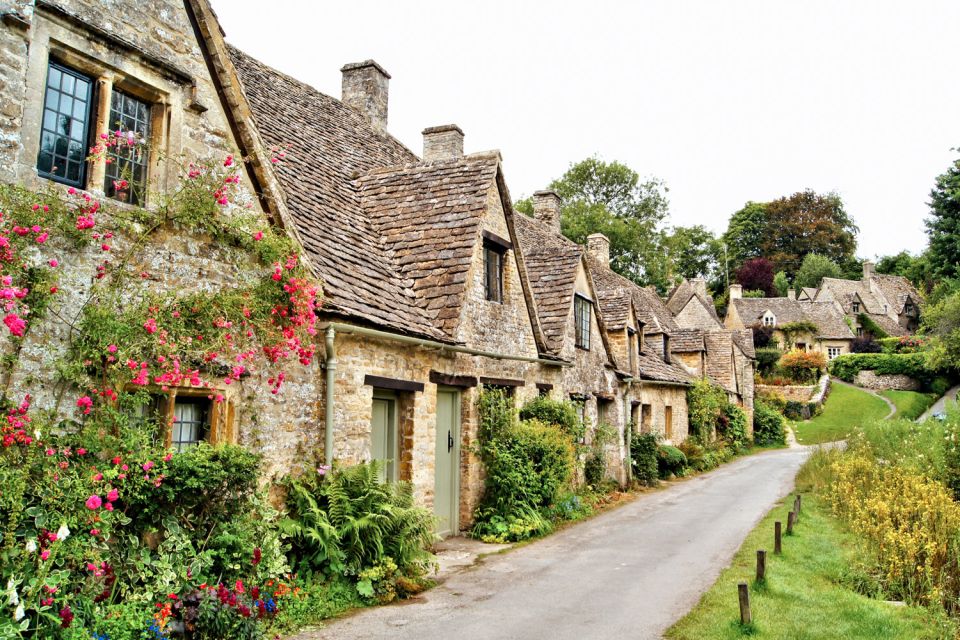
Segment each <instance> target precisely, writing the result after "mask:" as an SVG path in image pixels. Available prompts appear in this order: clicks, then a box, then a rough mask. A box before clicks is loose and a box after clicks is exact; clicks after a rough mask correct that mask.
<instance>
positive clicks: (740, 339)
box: [733, 329, 757, 360]
mask: <svg viewBox="0 0 960 640" xmlns="http://www.w3.org/2000/svg"><path fill="white" fill-rule="evenodd" d="M733 342H734V344H736V345H737V346H738V347H740V351H742V352H743V355H745V356H747V357H748V358H750V359H751V360H752V359H753V358H756V357H757V352H756V349H754V347H753V330H752V329H733Z"/></svg>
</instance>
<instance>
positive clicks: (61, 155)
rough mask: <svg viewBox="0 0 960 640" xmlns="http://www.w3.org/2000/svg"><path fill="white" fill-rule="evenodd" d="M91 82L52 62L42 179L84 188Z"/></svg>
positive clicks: (41, 153) (43, 135)
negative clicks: (46, 178) (45, 178)
mask: <svg viewBox="0 0 960 640" xmlns="http://www.w3.org/2000/svg"><path fill="white" fill-rule="evenodd" d="M90 87H91V81H90V79H89V78H87V77H86V76H83V75H82V74H79V73H77V72H76V71H73V70H72V69H69V68H67V67H63V66H61V65H59V64H57V63H54V62H51V63H50V64H49V66H48V68H47V91H46V94H45V96H44V105H43V106H44V113H43V124H42V131H41V140H40V151H39V154H38V156H37V171H38V173H39V174H40V175H42V176H44V177H48V178H53V179H55V180H58V181H61V182H66V183H68V184H72V185H74V186H78V187H83V186H84V184H83V182H84V171H85V169H86V161H85V159H84V149H85V146H86V142H87V122H88V121H89V120H90Z"/></svg>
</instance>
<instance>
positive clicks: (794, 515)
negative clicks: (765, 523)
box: [787, 511, 796, 536]
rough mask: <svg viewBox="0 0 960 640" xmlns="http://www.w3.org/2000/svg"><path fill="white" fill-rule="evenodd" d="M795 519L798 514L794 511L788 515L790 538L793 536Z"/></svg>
mask: <svg viewBox="0 0 960 640" xmlns="http://www.w3.org/2000/svg"><path fill="white" fill-rule="evenodd" d="M794 517H796V514H795V513H794V512H793V511H791V512H790V513H788V514H787V535H788V536H792V535H793V522H794Z"/></svg>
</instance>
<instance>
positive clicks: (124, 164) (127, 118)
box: [103, 90, 150, 205]
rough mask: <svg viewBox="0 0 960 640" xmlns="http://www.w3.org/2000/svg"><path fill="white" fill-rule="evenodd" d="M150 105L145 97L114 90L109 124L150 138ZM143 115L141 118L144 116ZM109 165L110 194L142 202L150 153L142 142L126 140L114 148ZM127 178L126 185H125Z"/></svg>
mask: <svg viewBox="0 0 960 640" xmlns="http://www.w3.org/2000/svg"><path fill="white" fill-rule="evenodd" d="M149 114H150V106H149V105H148V104H147V103H146V102H143V101H142V100H137V99H136V98H134V97H132V96H130V95H127V94H125V93H123V92H122V91H118V90H114V92H113V94H112V96H111V98H110V119H109V122H110V127H111V128H114V127H115V128H116V130H118V131H120V132H121V134H126V133H127V132H133V133H134V134H135V139H136V140H138V141H142V142H148V141H149V140H150V120H149ZM141 116H142V117H141ZM109 157H110V159H111V162H110V164H108V165H107V172H106V176H105V177H104V185H103V190H104V191H105V192H106V194H107V196H109V197H111V198H114V199H116V200H120V201H121V202H129V203H131V204H137V205H142V204H143V203H144V202H145V200H146V198H145V196H146V191H147V176H148V173H149V172H148V171H147V168H148V162H149V154H148V152H147V149H146V148H145V146H144V145H143V144H135V145H133V146H130V145H128V144H126V142H122V143H120V144H119V145H118V146H116V147H114V148H112V149H111V150H110V153H109ZM123 181H126V183H127V184H126V185H124V184H123Z"/></svg>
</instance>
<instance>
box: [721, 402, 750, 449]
mask: <svg viewBox="0 0 960 640" xmlns="http://www.w3.org/2000/svg"><path fill="white" fill-rule="evenodd" d="M717 432H718V433H719V434H720V436H721V437H722V438H723V440H724V441H725V442H726V443H727V444H729V445H730V448H731V449H732V452H733V453H734V454H737V453H742V452H743V451H744V450H746V448H747V445H748V444H749V443H750V439H749V436H748V435H747V414H746V412H744V410H743V409H741V408H740V407H738V406H737V405H735V404H731V403H727V405H726V406H724V408H723V415H722V416H721V420H720V422H719V423H718V428H717Z"/></svg>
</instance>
